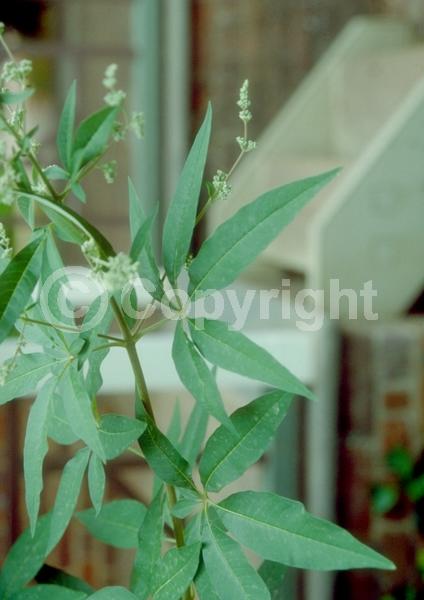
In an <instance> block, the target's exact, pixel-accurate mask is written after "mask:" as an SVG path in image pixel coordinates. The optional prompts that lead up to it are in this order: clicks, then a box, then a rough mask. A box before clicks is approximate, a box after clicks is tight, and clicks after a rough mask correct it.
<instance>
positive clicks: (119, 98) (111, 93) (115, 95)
mask: <svg viewBox="0 0 424 600" xmlns="http://www.w3.org/2000/svg"><path fill="white" fill-rule="evenodd" d="M117 70H118V65H116V64H112V65H109V66H108V67H106V71H105V75H104V78H103V86H104V87H105V88H106V89H107V90H108V92H107V94H106V96H105V97H104V101H105V103H106V104H107V105H108V106H119V105H120V104H122V102H123V101H124V100H125V98H126V97H127V95H126V93H125V92H124V91H123V90H117V89H116V84H117V79H116V72H117Z"/></svg>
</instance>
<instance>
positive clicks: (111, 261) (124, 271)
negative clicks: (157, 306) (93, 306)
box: [82, 238, 138, 293]
mask: <svg viewBox="0 0 424 600" xmlns="http://www.w3.org/2000/svg"><path fill="white" fill-rule="evenodd" d="M82 252H83V254H84V255H85V257H86V258H87V261H88V263H89V264H90V266H91V268H92V269H93V272H94V273H95V274H96V276H97V278H98V279H99V281H100V282H101V283H102V285H103V286H104V288H105V289H106V290H107V291H109V292H111V293H113V292H117V291H120V290H122V289H123V288H124V287H125V286H126V285H127V284H129V283H131V282H133V281H134V279H136V277H137V274H138V262H133V261H132V260H131V258H130V257H129V256H128V255H127V254H124V253H123V252H119V253H118V254H117V255H116V256H109V258H107V259H106V260H103V259H102V258H100V256H99V250H98V247H97V244H96V242H95V241H94V240H93V239H92V238H90V239H88V240H87V241H86V242H84V244H83V245H82Z"/></svg>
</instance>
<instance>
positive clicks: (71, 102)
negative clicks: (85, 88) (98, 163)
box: [56, 81, 77, 171]
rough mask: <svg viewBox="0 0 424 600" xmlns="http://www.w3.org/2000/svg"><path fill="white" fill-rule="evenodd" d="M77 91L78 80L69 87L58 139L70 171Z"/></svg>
mask: <svg viewBox="0 0 424 600" xmlns="http://www.w3.org/2000/svg"><path fill="white" fill-rule="evenodd" d="M76 92H77V84H76V81H74V82H73V83H72V84H71V87H70V88H69V92H68V95H67V97H66V100H65V105H64V107H63V111H62V114H61V116H60V121H59V129H58V131H57V139H56V143H57V149H58V152H59V157H60V160H61V161H62V164H63V165H64V166H65V167H66V168H67V169H68V171H69V170H70V169H71V156H72V145H73V138H74V123H75V107H76Z"/></svg>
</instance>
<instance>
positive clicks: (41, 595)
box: [11, 584, 87, 600]
mask: <svg viewBox="0 0 424 600" xmlns="http://www.w3.org/2000/svg"><path fill="white" fill-rule="evenodd" d="M86 598H87V594H85V593H84V592H78V591H76V590H70V589H69V588H66V587H62V586H60V585H54V584H42V585H36V586H34V587H30V588H27V589H26V590H21V591H20V592H17V593H16V594H14V595H13V596H12V598H11V600H85V599H86Z"/></svg>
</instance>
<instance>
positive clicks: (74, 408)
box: [63, 365, 105, 460]
mask: <svg viewBox="0 0 424 600" xmlns="http://www.w3.org/2000/svg"><path fill="white" fill-rule="evenodd" d="M63 389H64V393H65V412H66V416H67V418H68V422H69V424H70V426H71V427H72V430H73V432H74V433H75V434H76V435H77V436H78V437H79V439H81V440H83V441H84V442H85V443H86V444H87V446H88V447H89V448H90V449H91V450H92V451H93V452H95V454H97V456H99V458H101V459H102V460H105V452H104V449H103V446H102V443H101V441H100V434H99V430H98V427H97V423H96V419H95V417H94V415H93V411H92V407H91V401H90V398H89V396H88V394H87V390H86V389H85V387H84V384H83V381H82V379H81V374H80V373H79V372H78V371H77V369H76V367H75V365H72V366H71V367H69V369H68V371H67V373H66V375H65V377H64V386H63Z"/></svg>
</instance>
